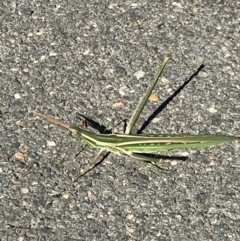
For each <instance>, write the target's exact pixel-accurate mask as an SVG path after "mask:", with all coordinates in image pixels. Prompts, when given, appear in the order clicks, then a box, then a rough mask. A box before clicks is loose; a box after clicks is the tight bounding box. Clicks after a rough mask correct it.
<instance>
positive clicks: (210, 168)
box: [0, 0, 240, 241]
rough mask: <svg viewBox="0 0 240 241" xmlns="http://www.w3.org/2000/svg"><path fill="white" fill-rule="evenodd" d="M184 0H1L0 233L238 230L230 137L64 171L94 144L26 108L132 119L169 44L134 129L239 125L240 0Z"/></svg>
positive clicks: (234, 234)
mask: <svg viewBox="0 0 240 241" xmlns="http://www.w3.org/2000/svg"><path fill="white" fill-rule="evenodd" d="M191 2H192V1H189V2H187V1H185V2H184V1H175V2H173V1H136V2H130V1H115V2H112V3H111V1H86V0H82V1H76V0H75V1H57V0H52V1H36V0H33V1H1V3H0V27H1V28H0V32H1V38H0V158H1V160H0V183H1V189H0V190H1V191H0V192H1V193H0V197H1V202H0V240H2V241H5V240H11V241H14V240H17V241H21V240H54V241H57V240H61V241H63V240H91V241H92V240H114V241H115V240H144V241H147V240H149V241H150V240H151V241H152V240H178V241H179V240H231V241H232V240H240V232H239V230H240V229H239V227H240V224H239V222H240V204H239V203H240V193H239V191H240V188H239V177H240V171H239V168H240V158H239V151H240V149H239V142H237V141H236V142H233V143H230V144H226V145H221V146H217V147H212V148H205V149H200V150H193V149H192V150H181V151H179V150H177V151H171V152H168V153H164V155H168V156H169V157H171V156H178V157H182V156H183V157H184V156H187V157H188V159H187V160H186V161H182V160H181V159H180V158H179V159H176V160H175V159H171V158H170V159H168V160H165V161H164V163H163V165H164V166H165V167H167V168H169V169H170V170H171V172H169V173H163V172H160V171H157V170H155V169H152V168H149V167H147V166H145V165H142V164H141V163H138V162H135V161H133V160H131V159H130V158H124V157H119V156H116V155H114V154H111V155H109V156H108V157H107V158H105V159H104V161H103V162H102V163H101V164H100V165H99V166H97V167H96V168H95V169H93V170H92V171H91V172H89V173H88V174H86V175H85V176H84V177H83V178H81V179H80V180H79V181H78V182H77V183H74V184H73V183H72V182H71V180H72V177H73V176H74V175H75V174H76V173H78V171H79V170H80V169H81V168H83V167H84V166H85V165H86V164H87V163H88V162H89V161H90V159H91V157H93V156H94V154H95V153H96V152H97V150H94V149H90V148H88V147H86V148H83V150H81V153H80V154H79V156H78V157H77V158H75V159H74V160H72V158H71V157H72V155H73V153H74V150H75V146H76V142H75V139H74V138H73V137H72V136H71V135H70V133H69V132H67V131H65V130H63V129H61V128H58V127H55V126H53V125H50V124H48V123H46V122H43V121H42V120H40V118H38V117H36V116H34V114H33V112H34V111H38V112H41V113H44V114H47V115H50V116H52V117H56V118H59V119H62V120H65V121H67V122H69V123H73V124H78V125H80V118H79V114H83V115H85V116H87V117H88V118H89V119H91V120H92V121H95V122H96V123H99V124H100V125H106V123H108V121H109V120H110V119H111V118H112V117H114V118H115V119H116V122H118V121H119V122H120V121H122V120H124V119H129V117H130V116H131V113H132V111H133V110H134V107H135V106H136V104H137V102H138V100H139V97H140V96H141V95H142V94H143V93H144V91H145V89H146V87H147V86H148V83H149V82H150V80H151V79H152V78H153V76H154V74H155V72H156V69H157V68H158V66H159V64H160V63H161V61H162V59H163V57H164V56H168V57H170V58H171V60H172V61H170V62H169V64H168V66H167V68H166V70H165V71H164V76H163V78H162V79H161V80H160V81H159V83H158V84H157V86H156V88H155V90H154V93H155V94H156V95H157V96H158V97H159V100H158V101H151V102H150V103H149V104H148V105H147V108H145V109H144V111H143V113H142V115H141V117H140V119H139V121H138V123H137V125H136V128H135V131H137V130H138V129H141V127H142V125H143V124H144V123H145V122H146V121H147V120H148V119H149V118H150V117H152V116H153V117H154V118H150V119H153V120H152V121H150V124H149V125H147V126H146V128H144V133H169V134H173V133H190V134H204V133H206V134H209V133H211V134H215V133H217V134H220V133H222V134H231V135H239V136H240V121H239V120H240V101H239V100H240V94H239V93H240V65H239V56H240V41H239V40H240V36H239V32H240V31H239V30H240V11H239V8H240V2H239V1H212V2H211V3H210V1H201V3H199V4H198V3H191ZM194 2H196V1H194ZM202 65H204V68H202V69H201V70H200V71H199V73H198V74H197V75H195V76H194V77H193V78H191V76H192V75H193V74H194V73H196V72H197V70H198V69H199V68H200V67H203V66H202ZM90 129H91V128H90ZM122 129H123V124H122V123H121V124H120V125H119V126H118V131H119V132H120V131H122ZM95 131H96V130H95Z"/></svg>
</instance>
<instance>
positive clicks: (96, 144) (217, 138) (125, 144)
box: [36, 57, 240, 181]
mask: <svg viewBox="0 0 240 241" xmlns="http://www.w3.org/2000/svg"><path fill="white" fill-rule="evenodd" d="M168 60H169V59H168V58H167V57H165V58H164V60H163V63H162V64H161V66H160V68H159V69H158V71H157V74H156V76H155V77H154V79H153V81H152V82H151V83H150V85H149V87H148V89H147V91H146V93H145V94H144V95H143V97H142V98H141V99H140V102H139V104H138V106H137V107H136V109H135V111H134V112H133V114H132V117H131V118H130V121H129V123H128V125H127V128H126V131H125V134H95V133H93V132H90V131H87V130H85V129H82V128H79V127H76V126H74V125H71V124H68V123H65V122H63V121H61V120H58V119H54V118H51V117H49V116H46V115H43V114H40V113H36V115H38V116H40V117H42V118H43V119H45V120H46V121H48V122H50V123H52V124H55V125H59V126H61V127H63V128H65V129H68V130H69V131H70V132H72V133H73V134H74V135H77V136H78V137H80V138H81V140H82V141H83V142H85V143H87V144H88V145H89V146H90V147H93V148H100V151H99V153H98V154H97V155H96V157H95V158H94V159H93V161H92V162H91V163H90V165H89V166H87V167H86V168H85V169H83V170H82V171H81V172H80V173H79V174H78V175H77V176H76V178H75V179H74V181H76V180H77V179H78V178H79V177H81V176H83V175H85V174H86V173H87V172H88V171H90V170H91V169H92V168H94V167H95V166H96V165H97V164H98V162H99V156H100V155H101V153H102V152H103V151H104V150H107V151H109V152H113V153H115V154H117V155H121V156H129V157H131V158H133V159H136V160H138V161H142V162H145V163H148V164H151V165H153V166H156V167H158V168H160V169H162V168H161V167H159V166H157V165H155V163H156V162H159V161H160V159H158V158H152V157H149V156H146V155H144V154H146V153H156V152H161V151H167V150H172V149H181V148H200V147H207V146H213V145H218V144H222V143H227V142H231V141H234V140H237V139H240V137H237V136H226V135H168V134H135V135H133V134H130V133H131V131H132V129H133V127H134V125H135V123H136V122H137V120H138V118H139V116H140V114H141V112H142V110H143V108H144V106H145V104H146V103H147V101H148V99H149V96H150V95H151V93H152V90H153V88H154V87H155V85H156V83H157V81H158V79H159V77H160V76H161V74H162V72H163V70H164V68H165V66H166V64H167V62H168ZM141 153H142V154H141Z"/></svg>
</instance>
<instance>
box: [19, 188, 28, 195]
mask: <svg viewBox="0 0 240 241" xmlns="http://www.w3.org/2000/svg"><path fill="white" fill-rule="evenodd" d="M21 193H23V194H27V193H29V189H28V188H26V187H23V188H21Z"/></svg>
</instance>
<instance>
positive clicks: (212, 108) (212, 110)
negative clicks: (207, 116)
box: [208, 106, 217, 113]
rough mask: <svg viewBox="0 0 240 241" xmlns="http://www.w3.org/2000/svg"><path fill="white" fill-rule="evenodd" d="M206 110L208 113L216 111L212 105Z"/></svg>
mask: <svg viewBox="0 0 240 241" xmlns="http://www.w3.org/2000/svg"><path fill="white" fill-rule="evenodd" d="M208 111H209V112H210V113H216V112H217V110H216V109H215V108H214V107H213V106H212V107H210V108H208Z"/></svg>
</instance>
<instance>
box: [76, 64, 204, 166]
mask: <svg viewBox="0 0 240 241" xmlns="http://www.w3.org/2000/svg"><path fill="white" fill-rule="evenodd" d="M203 68H204V64H202V65H200V66H199V68H198V69H197V71H195V72H194V73H193V74H192V75H191V76H190V77H189V78H188V79H187V80H186V81H185V82H184V83H183V84H182V85H181V86H180V87H179V88H178V89H177V90H176V91H175V92H174V93H173V94H172V95H171V96H169V97H168V98H167V99H166V100H165V101H164V102H163V103H162V104H161V105H160V106H159V107H158V108H157V109H156V110H155V111H154V112H153V113H152V114H151V115H150V116H149V118H148V119H147V120H146V121H145V122H144V123H143V125H142V126H141V127H140V129H139V130H138V131H137V134H142V133H143V131H144V130H145V129H146V128H147V126H148V125H149V124H150V123H151V122H152V120H153V119H154V118H155V117H157V115H159V114H160V113H161V112H162V111H163V110H164V109H165V108H166V107H167V105H168V104H169V103H170V102H171V101H173V99H174V98H175V97H176V96H178V95H179V94H180V92H181V91H182V90H183V89H184V88H185V87H186V86H187V85H188V84H189V83H190V82H191V81H192V80H193V79H194V78H195V77H197V75H198V74H199V72H200V71H202V69H203ZM78 115H79V117H81V118H84V119H85V120H86V122H87V123H88V125H89V126H90V127H92V128H93V129H95V130H97V131H98V132H99V133H100V134H112V130H111V129H108V128H107V127H106V126H104V125H101V124H99V123H98V122H96V121H94V120H93V119H91V118H88V117H86V116H84V115H82V114H78ZM122 122H124V127H126V123H127V120H126V119H125V120H123V121H121V122H119V123H118V124H117V125H116V126H118V125H120V124H121V123H122ZM124 129H125V128H124ZM108 155H109V153H107V154H105V155H104V156H103V157H102V159H101V161H100V162H99V163H98V164H97V166H98V165H99V164H100V163H101V162H102V161H103V160H104V159H105V158H106V157H107V156H108ZM141 155H145V156H146V157H155V158H159V159H163V160H164V159H165V160H180V161H186V160H187V159H188V156H167V155H158V154H143V153H142V154H141Z"/></svg>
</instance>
